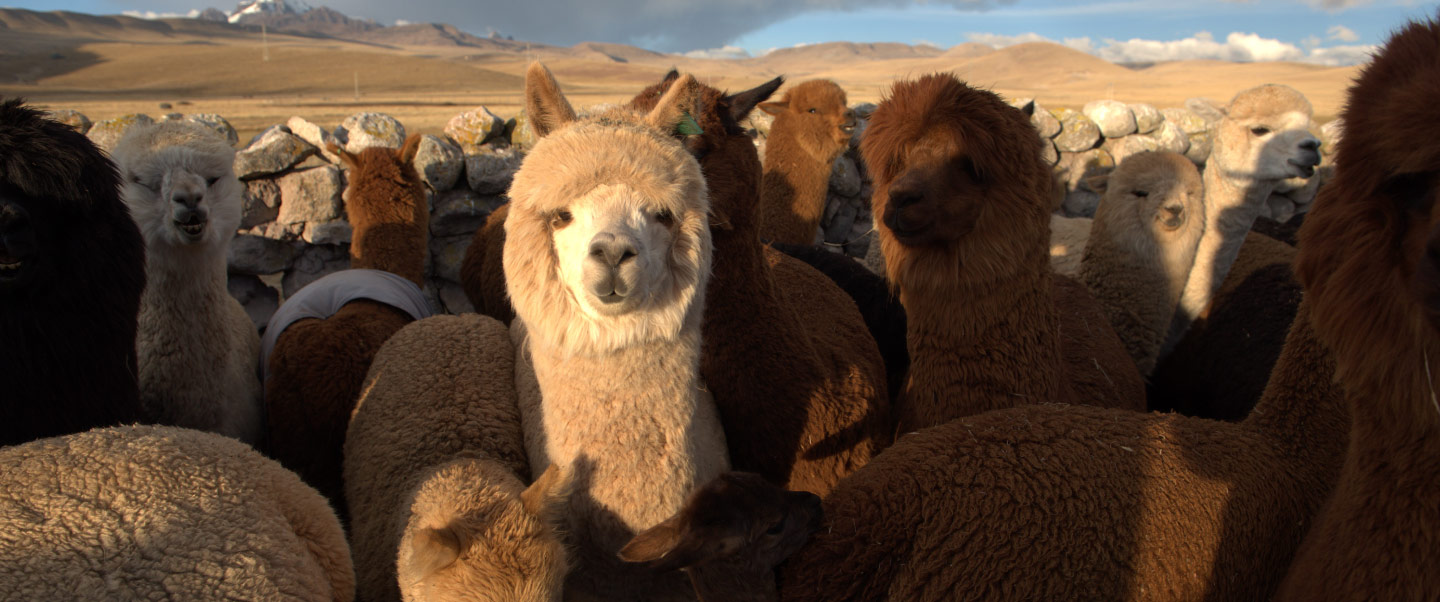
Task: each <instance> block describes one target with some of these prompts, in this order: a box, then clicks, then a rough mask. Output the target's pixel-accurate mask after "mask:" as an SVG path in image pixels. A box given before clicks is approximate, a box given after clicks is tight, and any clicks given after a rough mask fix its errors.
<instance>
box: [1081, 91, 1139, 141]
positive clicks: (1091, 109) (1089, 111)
mask: <svg viewBox="0 0 1440 602" xmlns="http://www.w3.org/2000/svg"><path fill="white" fill-rule="evenodd" d="M1083 112H1084V113H1085V116H1086V117H1089V118H1090V120H1091V121H1094V122H1095V125H1097V126H1099V127H1100V135H1102V136H1105V137H1106V138H1120V137H1122V136H1129V135H1130V134H1134V133H1135V114H1134V113H1132V112H1130V107H1129V106H1127V105H1126V104H1125V103H1123V102H1120V101H1118V100H1093V101H1090V102H1088V103H1085V108H1084V110H1083Z"/></svg>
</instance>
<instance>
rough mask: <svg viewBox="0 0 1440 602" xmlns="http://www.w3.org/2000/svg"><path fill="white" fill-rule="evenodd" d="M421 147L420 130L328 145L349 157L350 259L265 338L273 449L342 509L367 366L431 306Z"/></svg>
mask: <svg viewBox="0 0 1440 602" xmlns="http://www.w3.org/2000/svg"><path fill="white" fill-rule="evenodd" d="M419 147H420V136H418V135H415V136H411V137H410V138H409V139H407V140H406V141H405V144H404V146H402V147H401V148H400V149H399V150H398V151H397V150H396V149H392V148H386V147H371V148H367V149H365V150H363V151H361V152H360V153H358V154H352V153H350V152H348V151H346V150H345V149H342V148H338V147H336V148H332V149H330V150H331V152H333V153H335V154H336V155H337V156H339V157H340V160H341V161H342V162H343V163H344V164H345V165H346V166H347V167H349V176H348V179H349V186H347V187H346V189H345V193H344V200H345V209H346V213H347V214H348V215H349V217H350V223H351V225H352V226H353V227H354V235H353V237H352V238H353V240H352V242H351V243H350V266H351V269H349V270H342V271H339V272H335V273H333V274H329V275H326V276H325V277H323V278H320V279H319V280H316V281H314V282H311V283H310V284H308V285H306V286H305V287H304V288H301V289H300V290H299V291H298V292H296V293H295V294H294V295H292V296H291V297H290V298H289V299H286V300H285V304H284V305H282V306H281V307H280V309H279V310H278V311H276V312H275V314H274V315H272V316H271V317H270V323H269V325H268V326H266V328H265V337H264V339H263V340H262V344H261V355H260V358H261V360H260V362H261V363H260V365H261V369H262V377H263V382H264V386H265V410H266V412H265V415H266V419H267V425H268V427H269V436H270V439H269V444H270V445H269V450H270V454H271V456H272V457H274V458H275V459H276V460H279V461H280V463H281V464H284V465H285V466H286V467H287V468H290V469H291V470H294V471H295V472H297V473H299V475H300V477H301V478H303V479H305V481H306V482H307V483H310V484H311V485H314V486H315V488H316V489H319V490H320V492H321V493H323V494H325V497H327V498H329V499H330V501H331V502H332V503H334V504H335V507H336V508H340V509H344V508H345V507H346V506H345V503H344V485H343V483H342V480H341V472H342V471H341V463H342V461H343V458H344V453H343V447H344V444H345V429H346V426H347V425H348V424H349V422H350V413H351V411H352V410H354V409H355V400H356V399H358V398H359V397H360V385H361V383H362V382H364V380H365V372H366V371H367V370H369V369H370V362H371V360H373V359H374V358H375V354H376V353H377V352H378V351H379V350H380V346H381V345H382V344H383V343H384V342H385V340H386V339H388V338H390V336H391V335H393V334H395V331H397V330H400V328H401V327H403V326H405V325H406V324H409V323H410V322H411V321H413V320H419V319H421V318H425V317H428V316H429V315H430V306H429V303H427V302H426V301H425V295H424V293H423V292H421V287H422V286H424V285H425V281H424V278H425V256H426V253H427V246H426V240H427V238H428V227H429V220H430V213H429V211H428V207H427V205H426V202H425V188H424V184H423V183H422V182H421V180H420V176H419V174H417V173H416V171H415V168H414V167H413V165H412V163H413V160H414V158H415V153H416V151H417V150H418V149H419ZM342 518H343V514H342Z"/></svg>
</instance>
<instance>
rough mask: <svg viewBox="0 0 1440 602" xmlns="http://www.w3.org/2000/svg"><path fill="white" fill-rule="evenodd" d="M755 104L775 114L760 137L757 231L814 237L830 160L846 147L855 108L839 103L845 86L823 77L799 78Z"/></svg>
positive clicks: (781, 238)
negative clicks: (762, 169)
mask: <svg viewBox="0 0 1440 602" xmlns="http://www.w3.org/2000/svg"><path fill="white" fill-rule="evenodd" d="M760 110H762V111H765V112H766V113H769V114H771V115H774V116H775V122H774V123H773V124H772V125H771V126H770V136H769V138H767V139H766V141H765V175H764V179H763V180H762V185H761V193H762V200H761V202H760V236H761V238H764V239H766V240H769V241H775V242H783V243H790V244H794V245H808V244H811V243H814V242H815V238H816V233H817V232H818V231H819V229H820V216H821V214H822V213H824V212H825V196H826V192H828V191H829V189H830V170H831V166H832V165H833V164H834V163H835V160H836V159H838V158H840V155H841V153H844V152H845V149H847V148H850V137H851V135H852V134H854V132H855V125H856V121H855V112H854V111H852V110H850V109H849V108H848V107H846V106H845V91H844V90H841V89H840V86H837V85H835V82H832V81H830V80H827V79H815V80H810V81H807V82H801V83H799V84H797V85H795V87H793V88H790V89H789V90H788V91H786V92H785V97H784V98H782V99H780V100H776V101H771V102H764V103H760Z"/></svg>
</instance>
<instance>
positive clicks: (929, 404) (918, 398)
mask: <svg viewBox="0 0 1440 602" xmlns="http://www.w3.org/2000/svg"><path fill="white" fill-rule="evenodd" d="M1036 258H1037V259H1038V261H1039V262H1042V263H1043V262H1044V261H1045V258H1044V256H1043V255H1040V254H1037V255H1036ZM900 301H901V303H902V304H904V306H905V313H906V316H907V320H908V322H907V343H908V345H907V346H908V348H909V351H910V377H909V380H908V381H907V382H906V383H905V388H904V390H903V391H902V392H901V400H900V404H899V405H900V406H901V409H900V414H901V421H900V428H901V429H902V430H901V431H900V432H902V433H903V432H908V431H909V430H914V429H917V428H923V427H926V426H932V425H935V424H941V423H944V422H948V421H950V420H951V419H954V418H958V417H961V416H970V415H973V414H978V413H981V412H987V411H990V410H998V409H1002V408H1009V407H1014V406H1017V405H1021V404H1028V403H1040V402H1047V401H1069V391H1068V387H1065V386H1064V385H1063V384H1062V382H1063V381H1062V376H1063V375H1062V374H1061V368H1060V366H1061V363H1060V337H1059V321H1058V316H1057V314H1056V311H1055V305H1054V302H1053V300H1052V298H1051V293H1050V273H1049V271H1048V270H1046V269H1044V268H1043V266H1039V267H1037V268H1036V269H1034V270H1026V271H1024V272H1021V273H1020V274H1017V275H1014V276H1011V277H1009V278H1007V279H1005V280H1003V282H986V283H964V284H962V285H960V286H955V287H951V288H947V289H945V290H930V291H912V290H906V289H905V288H904V286H903V284H902V288H901V291H900Z"/></svg>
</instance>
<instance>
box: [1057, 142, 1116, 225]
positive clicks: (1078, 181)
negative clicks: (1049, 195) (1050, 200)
mask: <svg viewBox="0 0 1440 602" xmlns="http://www.w3.org/2000/svg"><path fill="white" fill-rule="evenodd" d="M1113 169H1115V158H1114V157H1112V156H1111V155H1110V152H1109V151H1107V150H1105V149H1103V148H1097V149H1092V150H1088V151H1085V152H1083V153H1061V155H1060V161H1059V163H1057V164H1056V165H1055V171H1056V174H1057V176H1059V181H1060V183H1061V184H1062V185H1063V186H1064V187H1065V200H1064V201H1063V202H1062V203H1061V208H1062V209H1064V212H1065V214H1066V215H1068V216H1070V217H1076V216H1084V217H1094V215H1095V207H1096V206H1097V205H1099V203H1100V195H1098V194H1095V191H1093V190H1090V188H1089V186H1088V184H1086V183H1085V179H1086V178H1089V177H1091V176H1096V175H1100V174H1106V173H1110V171H1111V170H1113Z"/></svg>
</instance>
